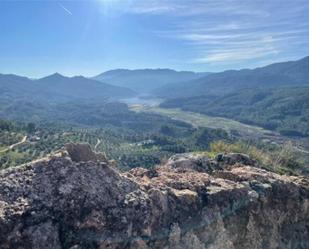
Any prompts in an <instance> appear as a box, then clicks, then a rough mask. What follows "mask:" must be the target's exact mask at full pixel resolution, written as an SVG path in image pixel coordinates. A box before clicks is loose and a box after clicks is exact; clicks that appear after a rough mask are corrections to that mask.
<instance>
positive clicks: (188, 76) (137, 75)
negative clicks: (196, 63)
mask: <svg viewBox="0 0 309 249" xmlns="http://www.w3.org/2000/svg"><path fill="white" fill-rule="evenodd" d="M206 74H207V73H195V72H189V71H175V70H171V69H137V70H128V69H116V70H111V71H107V72H104V73H102V74H99V75H97V76H95V77H93V79H95V80H99V81H102V82H106V83H109V84H111V85H116V86H122V87H128V88H130V89H133V90H134V91H137V92H139V93H149V92H151V91H152V90H154V89H156V88H158V87H162V86H164V85H169V84H173V83H177V84H178V83H180V82H184V81H188V80H193V79H198V78H200V77H203V76H205V75H206Z"/></svg>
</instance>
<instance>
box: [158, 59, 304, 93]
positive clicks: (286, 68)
mask: <svg viewBox="0 0 309 249" xmlns="http://www.w3.org/2000/svg"><path fill="white" fill-rule="evenodd" d="M301 85H309V57H305V58H303V59H301V60H298V61H289V62H282V63H275V64H271V65H268V66H265V67H261V68H256V69H243V70H230V71H225V72H221V73H213V74H211V75H208V76H206V77H202V78H200V79H197V80H191V81H187V82H183V83H181V84H173V85H169V86H164V87H161V88H158V89H156V90H155V91H154V93H155V94H156V95H159V96H161V97H166V98H175V97H190V96H198V95H221V96H222V95H224V94H226V93H229V92H233V91H237V90H239V89H245V88H255V87H275V86H301Z"/></svg>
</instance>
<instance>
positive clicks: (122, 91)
mask: <svg viewBox="0 0 309 249" xmlns="http://www.w3.org/2000/svg"><path fill="white" fill-rule="evenodd" d="M0 88H1V92H0V97H1V100H2V101H4V100H5V99H9V100H16V99H30V100H38V101H40V102H42V101H43V102H46V101H47V102H61V101H71V100H73V99H92V100H95V99H106V98H124V97H130V96H134V95H136V93H135V92H134V91H133V90H131V89H128V88H125V87H119V86H113V85H110V84H106V83H103V82H99V81H96V80H92V79H88V78H85V77H83V76H75V77H65V76H63V75H61V74H59V73H55V74H52V75H49V76H47V77H44V78H41V79H36V80H31V79H29V78H26V77H21V76H17V75H12V74H10V75H9V74H0Z"/></svg>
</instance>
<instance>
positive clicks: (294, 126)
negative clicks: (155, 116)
mask: <svg viewBox="0 0 309 249" xmlns="http://www.w3.org/2000/svg"><path fill="white" fill-rule="evenodd" d="M161 107H165V108H181V109H183V110H186V111H192V112H199V113H204V114H207V115H211V116H221V117H227V118H231V119H235V120H238V121H241V122H243V123H248V124H255V125H259V126H262V127H265V128H267V129H271V130H277V131H279V132H280V133H282V134H283V135H291V136H309V126H308V122H309V86H307V87H276V88H270V89H267V88H263V89H261V88H259V89H257V88H251V89H243V90H239V91H237V92H234V93H229V94H227V95H224V96H220V97H215V96H194V97H188V98H179V99H171V100H167V101H165V102H163V103H162V104H161Z"/></svg>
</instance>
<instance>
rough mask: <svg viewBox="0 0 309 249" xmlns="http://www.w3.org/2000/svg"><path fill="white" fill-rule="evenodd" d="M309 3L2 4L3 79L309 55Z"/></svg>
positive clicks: (234, 65) (120, 0) (109, 0)
mask: <svg viewBox="0 0 309 249" xmlns="http://www.w3.org/2000/svg"><path fill="white" fill-rule="evenodd" d="M308 13H309V1H308V0H293V1H292V0H291V1H288V0H281V1H279V0H272V1H271V0H268V1H262V0H254V1H253V0H252V1H251V0H247V1H240V0H237V1H236V0H235V1H230V0H227V1H207V0H203V1H193V0H192V1H189V0H187V1H182V0H177V1H174V0H143V1H142V0H135V1H133V0H132V1H131V0H98V1H0V34H1V38H0V55H1V56H0V73H15V74H20V75H25V76H29V77H41V76H44V75H47V74H51V73H54V72H60V73H62V74H65V75H85V76H91V75H95V74H98V73H101V72H103V71H106V70H109V69H115V68H129V69H134V68H173V69H176V70H193V71H222V70H226V69H239V68H252V67H257V66H262V65H266V64H270V63H272V62H278V61H285V60H294V59H299V58H302V57H304V56H307V55H309V14H308Z"/></svg>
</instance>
